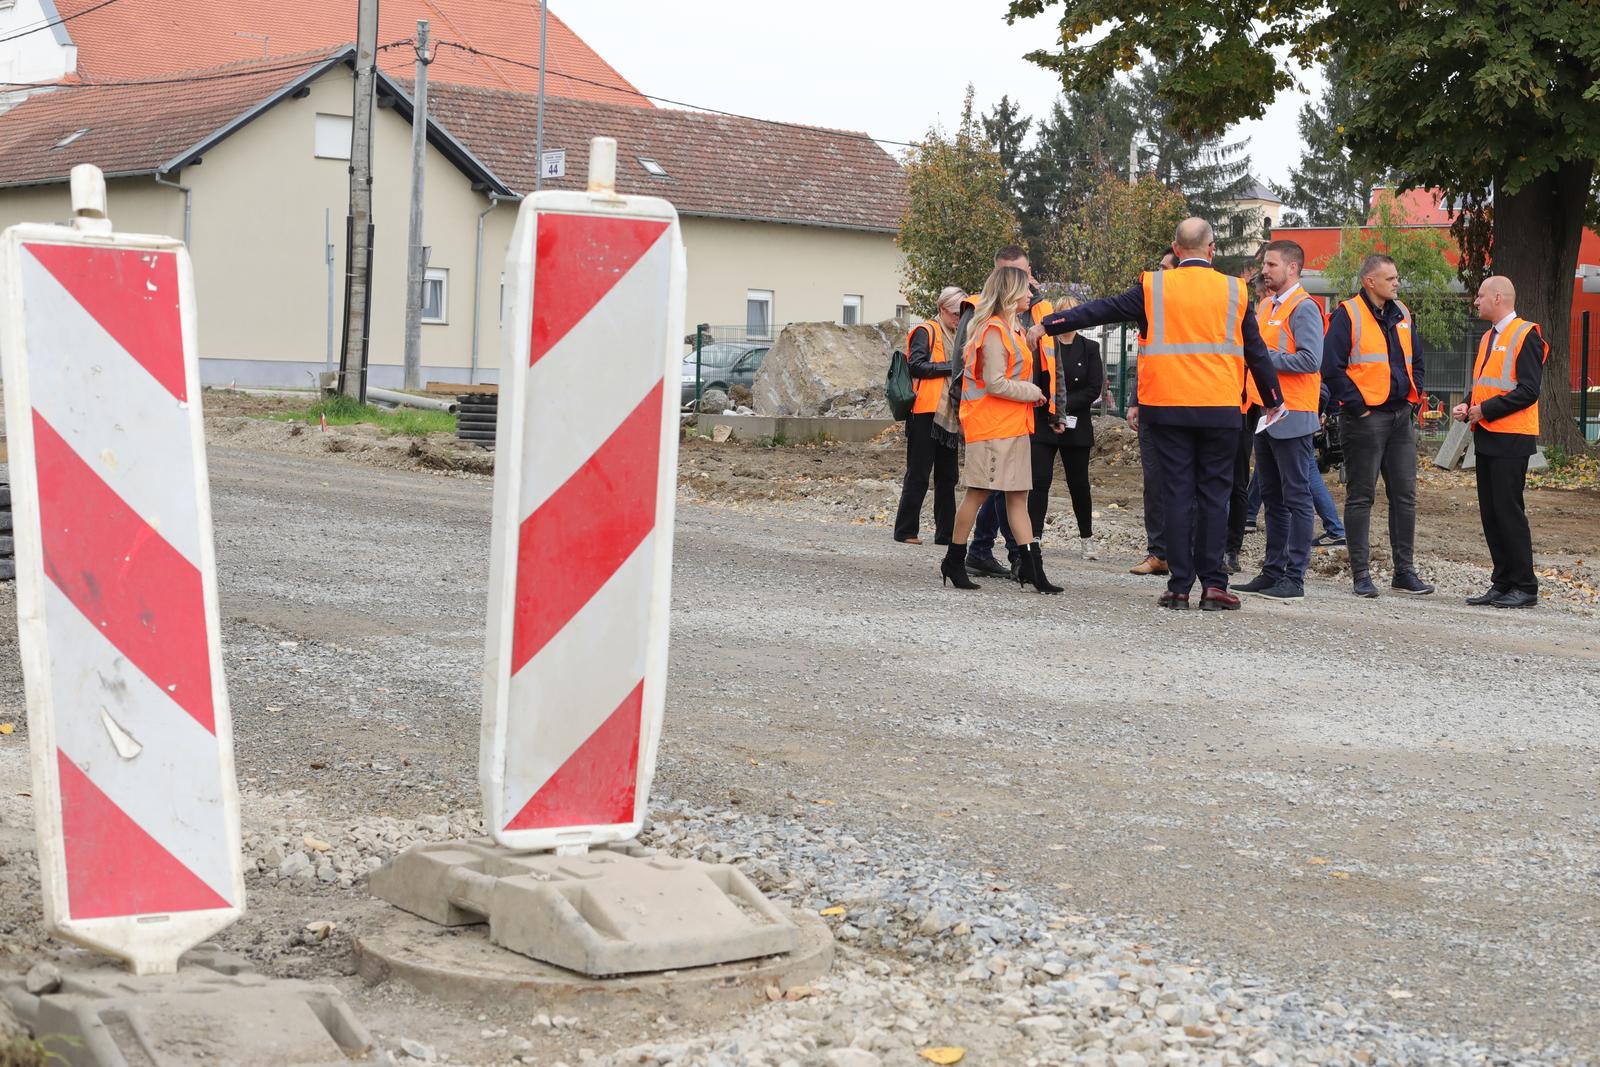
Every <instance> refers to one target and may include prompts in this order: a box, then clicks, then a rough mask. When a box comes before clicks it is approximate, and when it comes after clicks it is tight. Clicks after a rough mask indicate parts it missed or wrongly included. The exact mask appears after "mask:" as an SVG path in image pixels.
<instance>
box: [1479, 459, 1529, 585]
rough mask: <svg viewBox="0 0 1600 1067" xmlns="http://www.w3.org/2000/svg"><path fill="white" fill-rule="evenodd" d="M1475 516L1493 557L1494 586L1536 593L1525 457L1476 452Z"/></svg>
mask: <svg viewBox="0 0 1600 1067" xmlns="http://www.w3.org/2000/svg"><path fill="white" fill-rule="evenodd" d="M1476 472H1477V475H1478V515H1479V516H1480V517H1481V518H1482V519H1483V536H1484V539H1485V540H1486V541H1488V542H1489V558H1490V559H1492V560H1494V575H1493V580H1494V587H1495V588H1496V589H1498V590H1500V591H1501V592H1502V593H1509V592H1511V591H1512V590H1513V589H1520V590H1522V591H1523V592H1524V593H1534V594H1537V593H1538V592H1539V579H1538V578H1536V577H1535V576H1534V573H1533V534H1532V532H1531V531H1529V529H1528V512H1527V510H1526V509H1525V508H1524V507H1523V505H1522V490H1523V488H1524V486H1525V485H1526V484H1527V480H1528V457H1527V456H1486V455H1484V454H1483V453H1482V452H1479V453H1478V465H1477V468H1476Z"/></svg>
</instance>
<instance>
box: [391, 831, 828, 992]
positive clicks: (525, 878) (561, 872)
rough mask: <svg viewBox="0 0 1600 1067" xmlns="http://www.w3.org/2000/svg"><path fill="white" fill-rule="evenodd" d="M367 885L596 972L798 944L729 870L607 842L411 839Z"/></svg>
mask: <svg viewBox="0 0 1600 1067" xmlns="http://www.w3.org/2000/svg"><path fill="white" fill-rule="evenodd" d="M370 887H371V890H372V894H373V895H374V896H376V897H378V898H379V899H381V900H386V901H388V902H389V903H391V904H393V905H395V906H396V907H399V908H403V909H405V910H406V911H409V912H411V913H412V914H414V915H419V916H421V917H422V918H425V919H428V920H430V921H432V922H435V923H438V924H440V925H442V926H465V925H474V924H477V923H483V922H487V923H488V924H489V940H490V941H492V942H493V943H494V944H496V945H499V946H500V947H502V948H506V949H510V950H511V951H513V952H517V953H521V954H522V955H525V956H529V957H531V958H533V959H536V960H541V961H543V962H545V963H550V964H554V965H555V966H557V967H561V968H565V969H566V970H569V971H574V972H577V973H578V974H584V975H589V976H590V977H596V978H599V977H607V976H612V975H621V974H640V973H644V972H649V971H667V970H681V969H683V968H688V967H703V966H709V965H712V964H718V963H728V962H732V961H735V960H748V959H756V958H759V957H763V956H777V955H782V954H784V953H787V952H792V951H794V950H795V948H796V947H797V946H798V944H799V941H800V932H799V928H798V927H796V926H795V924H794V922H793V921H792V920H791V919H790V918H789V916H788V914H787V913H786V912H785V911H784V910H783V909H781V908H779V907H777V906H776V905H774V904H773V903H772V902H771V901H769V900H767V898H766V897H764V896H762V894H761V891H760V890H758V889H757V888H756V887H755V885H754V884H753V883H752V882H751V881H750V880H749V879H748V878H746V877H745V876H744V874H742V873H741V872H740V871H739V870H738V869H737V868H735V867H732V866H729V865H727V864H710V863H700V862H697V861H694V860H679V859H671V858H668V857H665V856H644V855H630V854H628V853H627V852H624V851H617V850H610V849H607V850H597V851H592V852H587V853H584V854H582V855H572V856H563V855H556V854H554V853H549V852H520V851H515V850H512V849H507V848H503V847H501V846H499V845H496V844H494V843H493V842H490V841H451V842H445V843H441V844H428V845H418V846H415V847H413V848H410V849H407V850H406V851H405V852H403V853H401V854H400V855H399V856H396V857H395V858H394V859H393V860H390V861H389V862H388V863H387V864H385V865H384V866H383V867H382V868H380V869H378V870H377V871H374V872H373V874H372V876H371V879H370Z"/></svg>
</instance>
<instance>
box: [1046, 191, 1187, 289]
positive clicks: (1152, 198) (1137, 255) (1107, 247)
mask: <svg viewBox="0 0 1600 1067" xmlns="http://www.w3.org/2000/svg"><path fill="white" fill-rule="evenodd" d="M1187 214H1188V205H1187V203H1186V202H1185V200H1184V197H1183V194H1182V193H1181V192H1179V191H1178V190H1177V189H1174V188H1172V187H1171V186H1168V185H1165V184H1163V183H1162V182H1160V181H1158V180H1156V179H1155V178H1154V177H1153V176H1151V175H1148V174H1146V175H1144V176H1143V177H1141V178H1140V179H1139V180H1138V181H1136V182H1132V183H1130V182H1126V181H1123V180H1122V178H1121V177H1119V176H1118V175H1116V174H1113V173H1111V172H1109V171H1107V172H1104V173H1102V175H1101V178H1100V181H1099V183H1098V185H1097V186H1096V188H1095V190H1094V192H1093V193H1091V194H1090V196H1089V197H1088V199H1087V200H1085V201H1084V202H1083V204H1082V205H1080V206H1079V207H1078V209H1077V210H1076V211H1075V212H1074V213H1073V214H1072V216H1071V217H1070V218H1068V220H1067V222H1066V224H1065V225H1064V226H1063V227H1062V230H1061V235H1060V237H1059V239H1058V243H1059V247H1060V249H1061V261H1062V265H1063V267H1064V268H1065V269H1066V273H1067V275H1068V276H1069V277H1070V278H1072V279H1073V281H1075V282H1077V283H1078V284H1080V285H1081V286H1083V287H1084V288H1086V289H1087V290H1088V291H1089V294H1090V295H1091V296H1095V297H1100V296H1109V295H1110V294H1112V293H1118V292H1121V291H1122V290H1124V289H1127V288H1128V287H1129V286H1131V285H1133V284H1134V282H1136V281H1138V280H1139V272H1140V271H1145V270H1150V269H1151V268H1152V267H1153V266H1154V265H1155V262H1156V260H1158V259H1160V258H1161V253H1162V252H1163V251H1164V250H1165V249H1166V248H1167V247H1168V246H1170V245H1171V244H1172V231H1173V230H1174V229H1175V228H1176V227H1177V225H1178V223H1179V222H1180V221H1182V219H1183V218H1184V217H1185V216H1186V215H1187Z"/></svg>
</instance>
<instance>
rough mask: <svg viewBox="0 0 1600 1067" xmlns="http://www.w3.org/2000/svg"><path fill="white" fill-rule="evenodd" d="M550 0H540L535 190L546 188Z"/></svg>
mask: <svg viewBox="0 0 1600 1067" xmlns="http://www.w3.org/2000/svg"><path fill="white" fill-rule="evenodd" d="M549 25H550V0H539V113H538V117H537V118H536V119H535V120H534V124H533V161H534V163H536V164H537V165H538V166H537V167H536V169H535V170H534V172H533V191H534V192H536V193H537V192H538V191H539V190H540V189H542V188H544V53H545V45H546V43H547V42H548V41H549V34H548V33H547V32H546V31H547V30H548V28H549Z"/></svg>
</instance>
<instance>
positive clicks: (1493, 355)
mask: <svg viewBox="0 0 1600 1067" xmlns="http://www.w3.org/2000/svg"><path fill="white" fill-rule="evenodd" d="M1493 333H1494V330H1492V329H1491V330H1490V331H1489V332H1488V333H1486V334H1484V335H1483V340H1481V341H1479V342H1478V361H1477V362H1476V363H1474V364H1473V371H1472V402H1473V403H1474V404H1481V403H1483V402H1484V401H1485V400H1488V399H1490V398H1491V397H1496V396H1505V395H1506V394H1507V393H1509V392H1511V390H1513V389H1515V388H1516V387H1517V353H1518V352H1519V351H1521V350H1522V342H1523V340H1524V339H1525V338H1526V337H1527V336H1528V334H1530V333H1536V334H1539V336H1540V337H1541V338H1543V337H1544V334H1543V333H1540V331H1539V324H1538V323H1536V322H1529V321H1528V320H1527V319H1520V318H1518V319H1512V320H1511V321H1510V322H1509V323H1507V324H1506V328H1505V329H1503V330H1501V331H1500V336H1499V337H1496V338H1495V341H1494V348H1492V349H1491V348H1490V347H1489V337H1490V335H1491V334H1493ZM1549 356H1550V349H1549V348H1546V349H1545V358H1547V359H1548V358H1549ZM1478 426H1479V427H1480V428H1482V429H1485V430H1488V431H1489V432H1491V433H1521V434H1529V435H1531V436H1534V437H1537V436H1538V435H1539V401H1537V400H1535V401H1534V402H1533V403H1532V404H1530V405H1529V406H1527V407H1525V408H1523V409H1522V410H1521V411H1513V412H1512V413H1511V414H1509V415H1507V416H1505V417H1504V418H1500V419H1495V420H1493V421H1484V422H1480V423H1478Z"/></svg>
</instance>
